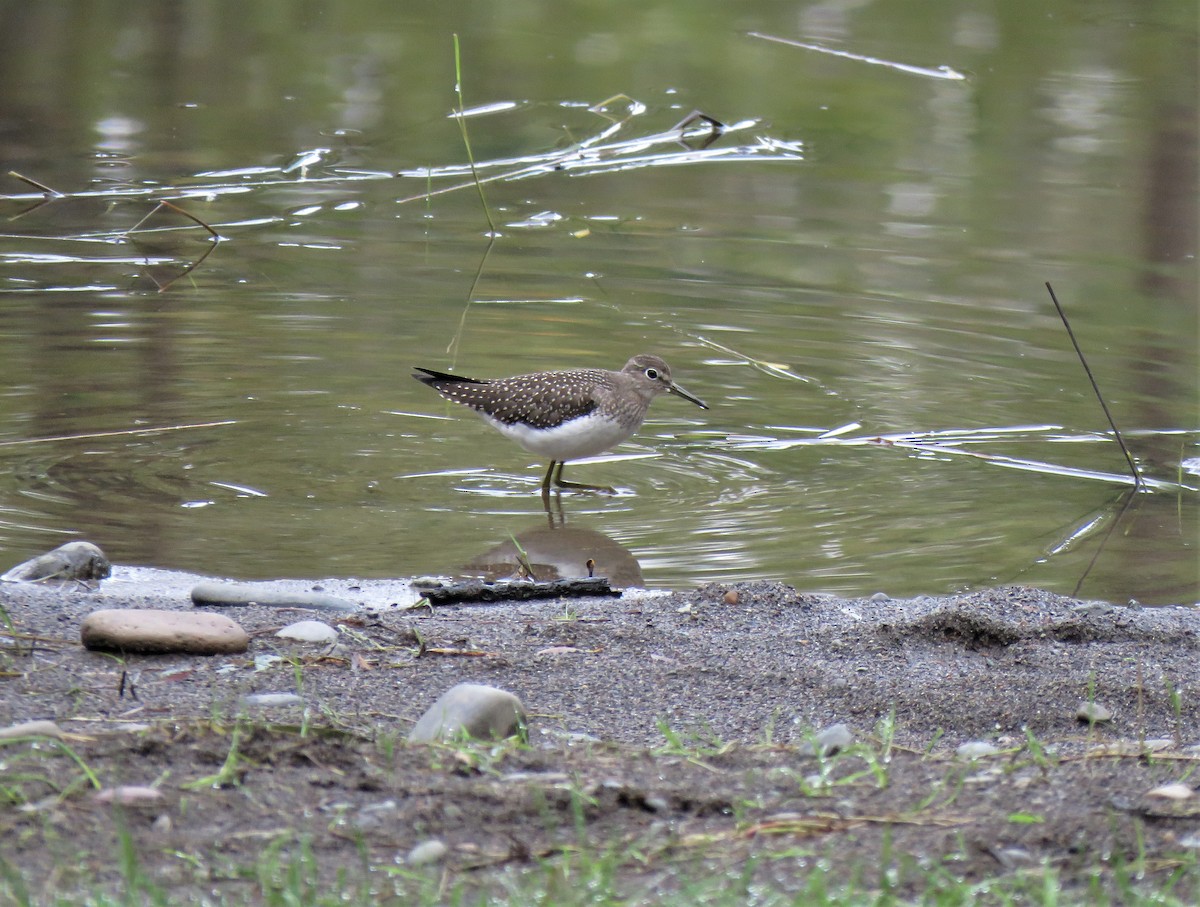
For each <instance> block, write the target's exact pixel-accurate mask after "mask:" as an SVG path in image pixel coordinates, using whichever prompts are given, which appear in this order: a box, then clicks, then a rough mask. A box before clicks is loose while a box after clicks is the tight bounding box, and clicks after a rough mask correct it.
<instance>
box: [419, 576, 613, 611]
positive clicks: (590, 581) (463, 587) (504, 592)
mask: <svg viewBox="0 0 1200 907" xmlns="http://www.w3.org/2000/svg"><path fill="white" fill-rule="evenodd" d="M421 594H422V595H424V596H425V598H427V599H428V600H429V603H430V604H431V605H456V604H463V603H471V602H480V603H487V602H503V601H529V600H531V599H535V598H586V597H588V596H593V595H605V596H616V595H620V594H621V592H620V590H618V589H614V588H613V587H612V586H610V585H609V584H608V580H607V579H606V578H605V577H603V576H584V577H579V578H576V579H556V580H553V581H552V582H548V583H535V582H531V581H529V580H501V581H500V582H496V583H485V582H483V580H469V581H467V582H465V583H452V584H451V585H448V586H435V587H433V588H430V589H422V590H421Z"/></svg>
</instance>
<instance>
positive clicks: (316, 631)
mask: <svg viewBox="0 0 1200 907" xmlns="http://www.w3.org/2000/svg"><path fill="white" fill-rule="evenodd" d="M275 635H276V636H278V637H279V638H280V639H290V640H292V641H293V642H311V643H325V642H334V641H335V640H336V639H337V638H338V631H337V630H335V629H334V628H333V627H331V626H329V624H327V623H325V622H323V621H319V620H299V621H296V623H294V624H288V625H287V626H286V627H284V628H283V629H282V630H280V631H279V632H278V633H276V634H275Z"/></svg>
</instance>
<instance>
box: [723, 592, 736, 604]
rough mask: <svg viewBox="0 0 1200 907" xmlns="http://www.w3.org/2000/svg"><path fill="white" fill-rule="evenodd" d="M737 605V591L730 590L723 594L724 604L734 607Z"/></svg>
mask: <svg viewBox="0 0 1200 907" xmlns="http://www.w3.org/2000/svg"><path fill="white" fill-rule="evenodd" d="M737 603H738V592H737V589H730V590H729V591H728V592H726V593H725V604H727V605H736V604H737Z"/></svg>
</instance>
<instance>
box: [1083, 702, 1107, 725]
mask: <svg viewBox="0 0 1200 907" xmlns="http://www.w3.org/2000/svg"><path fill="white" fill-rule="evenodd" d="M1075 717H1076V718H1078V719H1079V720H1080V721H1084V722H1087V723H1088V724H1100V723H1101V722H1104V721H1112V717H1113V713H1112V711H1111V710H1110V709H1108V708H1107V707H1105V706H1103V705H1101V704H1100V703H1098V702H1081V703H1080V704H1079V708H1077V709H1076V710H1075Z"/></svg>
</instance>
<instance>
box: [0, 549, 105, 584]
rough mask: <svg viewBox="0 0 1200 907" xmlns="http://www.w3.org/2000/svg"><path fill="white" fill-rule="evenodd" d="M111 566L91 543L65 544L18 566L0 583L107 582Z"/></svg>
mask: <svg viewBox="0 0 1200 907" xmlns="http://www.w3.org/2000/svg"><path fill="white" fill-rule="evenodd" d="M111 575H112V564H110V563H109V562H108V558H106V557H105V556H104V552H103V551H101V550H100V549H99V548H98V547H96V546H95V545H93V544H92V543H91V542H67V543H66V544H65V545H60V546H59V547H57V548H55V549H54V550H53V551H48V552H47V553H45V554H40V555H38V556H37V557H35V558H33V559H31V560H28V561H25V562H24V563H23V564H17V566H15V567H13V568H12V569H11V570H9V571H8V572H7V573H5V574H4V575H3V576H0V581H3V582H6V583H38V582H45V581H46V580H90V579H107V578H108V577H109V576H111Z"/></svg>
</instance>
